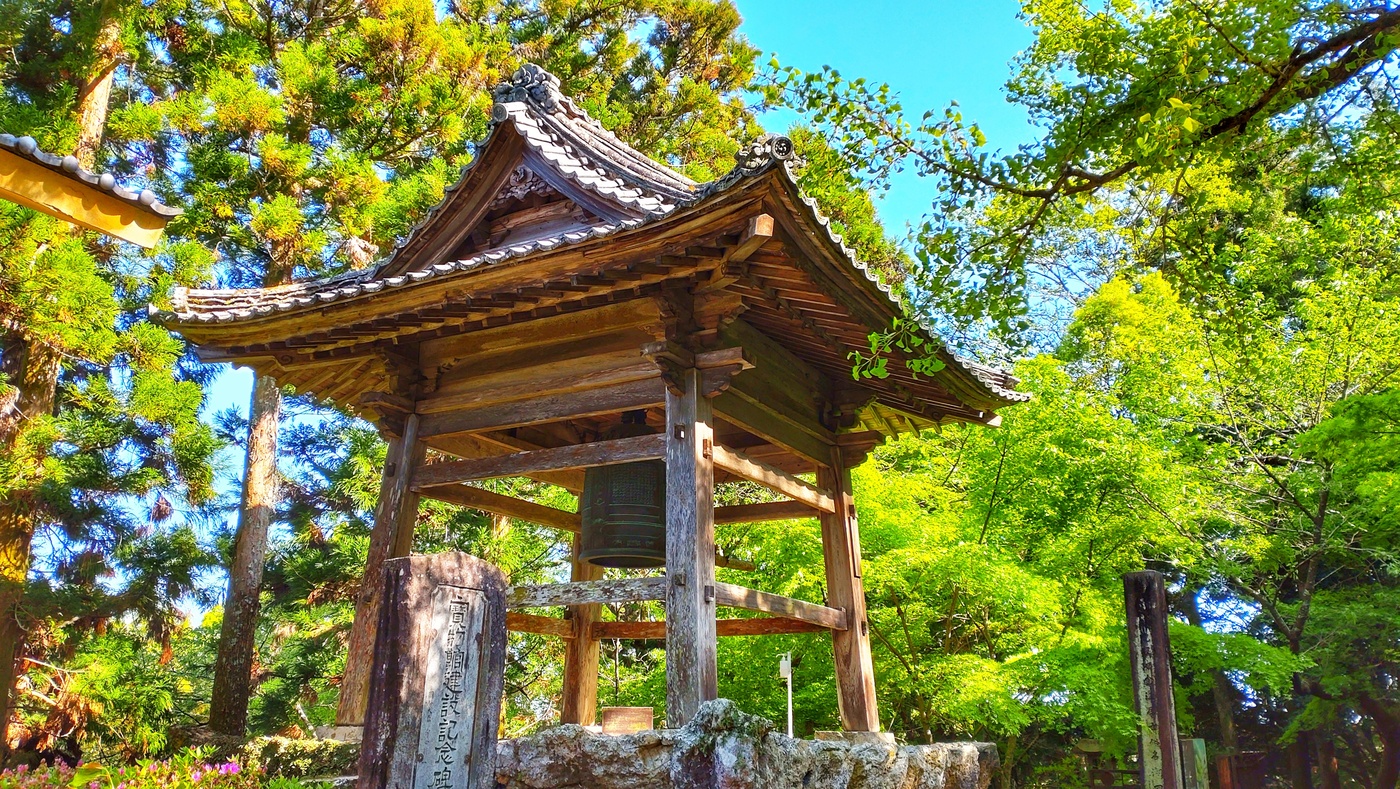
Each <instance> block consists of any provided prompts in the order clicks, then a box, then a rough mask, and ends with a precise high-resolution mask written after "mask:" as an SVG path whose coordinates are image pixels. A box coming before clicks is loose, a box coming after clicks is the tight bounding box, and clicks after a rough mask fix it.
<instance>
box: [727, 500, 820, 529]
mask: <svg viewBox="0 0 1400 789" xmlns="http://www.w3.org/2000/svg"><path fill="white" fill-rule="evenodd" d="M818 512H819V510H816V509H813V508H812V506H811V505H810V504H807V503H806V502H803V501H770V502H766V503H764V504H734V505H731V506H728V507H715V523H721V524H722V523H762V522H763V521H786V520H795V519H797V518H815V517H817V513H818Z"/></svg>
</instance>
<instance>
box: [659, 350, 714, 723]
mask: <svg viewBox="0 0 1400 789" xmlns="http://www.w3.org/2000/svg"><path fill="white" fill-rule="evenodd" d="M676 379H677V380H676V383H677V384H678V386H677V387H676V388H677V389H679V390H680V394H676V393H675V392H673V391H669V390H668V391H667V393H666V577H667V585H666V622H667V624H666V725H667V726H670V727H672V728H679V727H681V726H684V725H685V724H687V723H689V722H690V720H691V719H692V718H694V717H695V714H696V713H697V712H698V711H699V709H700V705H701V704H703V703H705V702H706V701H710V700H712V699H714V698H716V697H717V696H718V693H719V691H718V686H717V682H718V680H717V670H716V667H715V641H716V634H715V510H714V481H715V470H714V460H713V455H714V452H713V448H714V425H713V417H712V415H711V409H710V401H709V399H708V398H706V397H705V396H704V394H703V391H702V388H701V374H700V371H699V370H697V369H694V368H690V369H686V370H682V371H680V372H679V373H678V374H677V375H676Z"/></svg>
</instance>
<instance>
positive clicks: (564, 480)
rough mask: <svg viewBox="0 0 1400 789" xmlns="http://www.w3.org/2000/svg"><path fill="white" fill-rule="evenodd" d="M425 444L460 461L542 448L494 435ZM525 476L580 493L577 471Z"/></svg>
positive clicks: (441, 439) (447, 438) (463, 435)
mask: <svg viewBox="0 0 1400 789" xmlns="http://www.w3.org/2000/svg"><path fill="white" fill-rule="evenodd" d="M425 443H427V445H428V446H429V447H430V448H432V449H435V450H437V451H439V452H442V453H445V454H448V455H455V456H456V457H459V458H462V459H464V460H470V459H472V458H484V457H500V456H501V455H509V454H511V453H512V452H525V451H529V450H533V449H544V448H545V447H542V446H540V445H538V444H532V443H530V442H528V441H521V440H519V439H516V438H514V437H512V436H507V435H504V434H497V433H460V434H458V435H455V436H438V437H437V438H434V439H433V440H432V441H428V442H425ZM525 476H526V477H528V478H530V479H534V480H537V481H539V482H546V483H548V484H550V485H558V486H559V487H561V488H564V489H565V490H567V491H569V492H570V493H573V494H575V495H577V494H578V493H580V492H581V491H582V490H583V472H582V471H580V470H578V469H573V470H571V471H541V472H540V473H538V474H526V475H525Z"/></svg>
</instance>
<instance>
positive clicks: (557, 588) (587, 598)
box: [506, 576, 743, 608]
mask: <svg viewBox="0 0 1400 789" xmlns="http://www.w3.org/2000/svg"><path fill="white" fill-rule="evenodd" d="M737 588H743V587H737ZM665 597H666V578H665V577H664V576H653V577H650V578H625V579H621V580H613V581H578V582H575V583H567V584H541V585H539V586H512V587H511V588H510V590H509V593H508V594H507V595H506V607H508V608H546V607H549V606H555V605H588V604H590V603H635V602H638V601H640V600H663V599H665Z"/></svg>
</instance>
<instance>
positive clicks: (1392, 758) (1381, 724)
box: [1359, 695, 1400, 789]
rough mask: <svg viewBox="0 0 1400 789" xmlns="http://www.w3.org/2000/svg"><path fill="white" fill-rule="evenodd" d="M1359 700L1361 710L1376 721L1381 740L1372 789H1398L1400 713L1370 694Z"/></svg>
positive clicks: (1399, 772) (1399, 773) (1399, 777)
mask: <svg viewBox="0 0 1400 789" xmlns="http://www.w3.org/2000/svg"><path fill="white" fill-rule="evenodd" d="M1359 701H1360V703H1361V710H1362V711H1363V712H1365V713H1366V714H1367V715H1370V716H1371V720H1373V721H1375V723H1376V733H1377V734H1378V735H1380V740H1381V763H1380V767H1379V768H1377V770H1376V782H1375V785H1374V786H1373V787H1372V789H1396V784H1397V783H1400V714H1397V713H1395V712H1393V711H1392V710H1391V709H1389V708H1387V707H1386V706H1385V705H1384V704H1381V703H1380V702H1379V701H1376V700H1375V699H1373V698H1371V697H1370V696H1366V695H1363V696H1361V698H1360V700H1359Z"/></svg>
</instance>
